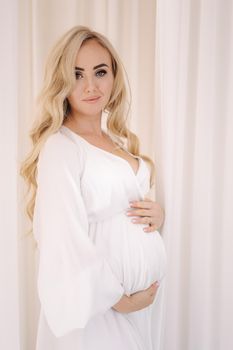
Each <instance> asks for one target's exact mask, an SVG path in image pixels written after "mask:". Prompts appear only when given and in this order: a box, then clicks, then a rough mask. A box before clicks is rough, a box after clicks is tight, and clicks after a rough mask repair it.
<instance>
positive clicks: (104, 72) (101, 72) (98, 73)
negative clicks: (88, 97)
mask: <svg viewBox="0 0 233 350" xmlns="http://www.w3.org/2000/svg"><path fill="white" fill-rule="evenodd" d="M105 74H107V72H106V70H104V69H102V70H99V71H98V72H96V75H97V76H98V77H103V76H104V75H105Z"/></svg>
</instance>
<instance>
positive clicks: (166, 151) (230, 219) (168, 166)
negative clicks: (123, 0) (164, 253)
mask: <svg viewBox="0 0 233 350" xmlns="http://www.w3.org/2000/svg"><path fill="white" fill-rule="evenodd" d="M232 21H233V3H232V1H230V0H229V1H220V0H214V1H213V0H211V1H210V0H186V1H181V0H175V1H174V0H158V1H157V23H156V38H157V40H156V41H157V54H156V64H157V73H156V79H158V80H157V82H158V84H157V98H156V100H157V101H158V102H159V104H160V106H159V107H158V112H157V113H156V116H155V120H156V122H155V126H156V127H155V139H156V147H155V149H156V164H157V167H158V173H159V181H158V198H159V199H160V201H162V202H164V206H165V210H166V221H165V225H164V228H163V233H164V237H165V240H166V246H167V250H168V255H169V268H168V278H167V295H166V305H165V322H164V337H163V342H164V346H163V349H164V350H170V349H172V350H220V349H221V350H230V349H233V334H232V324H233V280H232V277H233V254H232V251H233V229H232V227H233V215H232V198H233V95H232V91H233V65H232V62H233V23H232Z"/></svg>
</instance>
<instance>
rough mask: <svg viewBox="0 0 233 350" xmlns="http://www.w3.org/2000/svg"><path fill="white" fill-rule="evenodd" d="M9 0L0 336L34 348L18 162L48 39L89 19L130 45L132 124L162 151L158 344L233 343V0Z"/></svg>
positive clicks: (184, 348)
mask: <svg viewBox="0 0 233 350" xmlns="http://www.w3.org/2000/svg"><path fill="white" fill-rule="evenodd" d="M1 8H2V9H3V8H4V12H3V11H1V48H2V50H1V62H2V64H1V72H2V73H1V83H0V84H1V102H2V103H1V106H2V115H1V121H2V123H1V126H2V127H1V145H2V147H1V156H2V157H1V159H2V160H4V166H3V167H2V171H1V180H2V181H1V194H3V196H1V219H2V220H1V222H2V225H1V258H2V259H1V260H2V263H1V270H0V271H1V275H0V278H1V280H0V282H1V293H0V296H1V299H0V302H1V316H0V327H1V337H0V348H3V349H7V350H33V349H34V348H35V336H36V328H37V318H38V307H39V304H38V299H37V294H36V277H35V257H34V250H33V240H32V238H22V235H23V234H24V233H25V231H26V230H27V229H28V228H29V227H30V223H29V222H28V220H27V219H26V217H25V214H24V212H23V205H24V202H23V193H24V184H23V183H22V180H21V179H19V178H17V176H18V173H17V171H18V164H19V162H20V161H21V160H22V159H23V158H24V156H25V154H26V153H27V152H28V150H29V147H30V142H29V139H28V130H29V129H30V126H31V123H32V118H33V117H32V110H33V105H32V104H33V103H32V102H33V100H34V98H35V96H36V95H37V93H38V91H39V89H40V86H41V82H42V76H43V66H44V62H45V58H46V55H47V53H48V50H49V49H50V47H51V46H52V45H53V43H54V42H55V41H56V40H57V38H59V36H60V35H61V34H62V33H63V32H65V31H66V30H67V29H69V28H70V27H72V26H74V25H77V24H82V25H87V26H90V27H92V28H94V29H96V30H97V31H100V32H102V33H103V34H105V35H107V36H108V37H109V39H110V40H111V41H112V42H113V44H114V46H115V47H116V49H117V50H118V52H119V53H120V56H121V57H122V60H123V62H124V64H125V67H126V70H127V72H128V75H129V80H130V84H131V88H132V99H133V104H132V128H133V130H134V131H135V132H136V133H137V134H138V135H139V137H140V139H141V143H142V151H143V153H146V154H148V155H150V156H151V157H153V158H154V160H155V162H156V169H157V178H156V181H157V182H156V197H157V200H158V201H159V202H160V203H161V204H162V205H163V206H164V208H165V212H166V220H165V223H164V226H163V229H162V231H161V233H162V235H163V237H164V239H165V243H166V247H167V251H168V257H169V264H168V274H167V284H166V300H165V305H164V324H163V345H162V349H160V350H171V349H172V350H230V349H232V348H233V336H232V331H231V327H232V324H233V301H232V295H233V282H232V277H231V276H232V266H233V258H232V246H233V238H232V235H233V230H232V227H233V215H232V213H231V211H232V209H231V202H230V200H231V198H232V197H233V185H232V178H233V157H232V153H233V137H232V130H233V129H232V128H233V125H232V124H233V120H232V116H233V105H232V103H233V102H232V99H231V91H232V84H233V72H232V64H231V62H232V59H233V55H232V54H233V28H232V20H233V13H232V12H233V7H232V1H231V0H212V1H210V0H186V1H181V0H157V2H156V1H155V0H128V1H126V0H66V1H56V0H18V1H17V0H10V1H6V0H1ZM17 37H18V42H17V41H16V39H17ZM2 53H4V55H3V54H2ZM6 150H7V152H6ZM2 164H3V162H2ZM17 179H18V180H17ZM17 181H18V184H17ZM17 185H18V190H17ZM17 197H18V200H17ZM3 200H4V201H3ZM16 203H17V205H16ZM17 246H18V250H17ZM17 263H18V266H17ZM6 315H7V316H6ZM67 350H68V349H67Z"/></svg>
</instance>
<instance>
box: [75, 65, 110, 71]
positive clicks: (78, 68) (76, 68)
mask: <svg viewBox="0 0 233 350" xmlns="http://www.w3.org/2000/svg"><path fill="white" fill-rule="evenodd" d="M100 67H108V65H107V64H106V63H100V64H98V65H97V66H95V67H94V68H93V70H94V69H97V68H100ZM75 70H81V71H84V70H85V69H84V68H80V67H75Z"/></svg>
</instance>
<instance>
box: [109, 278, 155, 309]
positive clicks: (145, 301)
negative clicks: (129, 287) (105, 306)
mask: <svg viewBox="0 0 233 350" xmlns="http://www.w3.org/2000/svg"><path fill="white" fill-rule="evenodd" d="M158 287H159V283H158V282H155V283H153V284H152V285H151V286H150V287H149V288H147V289H145V290H142V291H140V292H137V293H134V294H131V295H130V296H129V297H128V296H127V295H123V296H122V298H121V299H120V300H119V301H118V303H116V304H115V305H114V306H113V307H112V308H113V309H114V310H116V311H118V312H121V313H129V312H133V311H138V310H141V309H144V308H145V307H147V306H149V305H151V304H152V303H153V301H154V298H155V296H156V292H157V289H158Z"/></svg>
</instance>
